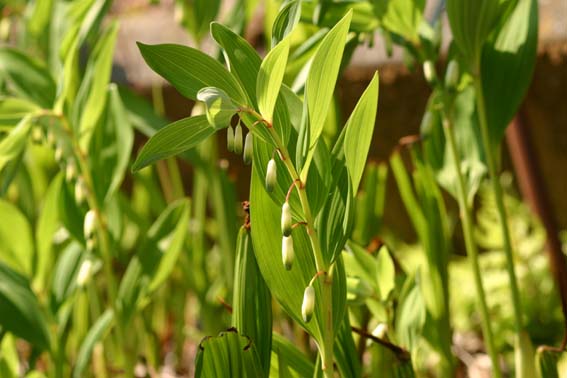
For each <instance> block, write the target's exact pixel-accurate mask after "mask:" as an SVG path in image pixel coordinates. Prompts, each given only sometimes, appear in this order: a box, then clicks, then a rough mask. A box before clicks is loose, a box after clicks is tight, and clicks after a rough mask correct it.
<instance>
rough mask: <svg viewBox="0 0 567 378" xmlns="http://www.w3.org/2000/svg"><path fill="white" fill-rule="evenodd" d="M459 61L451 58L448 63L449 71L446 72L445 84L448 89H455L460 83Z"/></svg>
mask: <svg viewBox="0 0 567 378" xmlns="http://www.w3.org/2000/svg"><path fill="white" fill-rule="evenodd" d="M459 77H460V72H459V63H458V62H457V61H456V60H451V61H450V62H449V64H448V65H447V71H446V72H445V86H446V87H447V89H450V90H453V89H455V88H457V84H459Z"/></svg>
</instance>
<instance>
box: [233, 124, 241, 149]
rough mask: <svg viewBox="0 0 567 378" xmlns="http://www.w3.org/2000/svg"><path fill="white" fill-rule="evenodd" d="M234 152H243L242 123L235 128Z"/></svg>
mask: <svg viewBox="0 0 567 378" xmlns="http://www.w3.org/2000/svg"><path fill="white" fill-rule="evenodd" d="M234 152H235V153H237V154H241V153H242V126H240V123H239V124H238V125H236V128H235V129H234Z"/></svg>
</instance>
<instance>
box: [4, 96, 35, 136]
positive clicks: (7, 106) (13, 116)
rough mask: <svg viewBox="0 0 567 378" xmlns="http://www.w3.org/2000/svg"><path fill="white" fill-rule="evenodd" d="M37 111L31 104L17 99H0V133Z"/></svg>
mask: <svg viewBox="0 0 567 378" xmlns="http://www.w3.org/2000/svg"><path fill="white" fill-rule="evenodd" d="M36 110H39V107H38V106H37V105H35V104H34V103H33V102H30V101H28V100H25V99H23V98H17V97H4V98H0V132H1V131H3V129H8V130H9V129H11V128H12V127H14V126H15V125H17V124H18V123H19V122H20V121H21V120H22V118H24V117H25V116H26V115H27V114H29V113H32V112H34V111H36Z"/></svg>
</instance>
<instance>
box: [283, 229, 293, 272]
mask: <svg viewBox="0 0 567 378" xmlns="http://www.w3.org/2000/svg"><path fill="white" fill-rule="evenodd" d="M294 258H295V253H294V251H293V239H292V238H291V235H290V236H284V237H283V238H282V262H283V265H284V267H285V269H286V270H291V266H292V265H293V259H294Z"/></svg>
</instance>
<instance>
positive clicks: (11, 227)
mask: <svg viewBox="0 0 567 378" xmlns="http://www.w3.org/2000/svg"><path fill="white" fill-rule="evenodd" d="M0 214H2V216H0V261H1V262H3V263H5V264H7V265H9V266H10V267H11V268H12V269H14V270H16V271H18V272H19V273H21V274H24V275H25V276H27V277H31V276H32V267H33V258H34V245H33V238H32V230H31V226H30V224H29V222H28V220H27V218H26V217H25V216H24V215H23V214H22V212H21V211H20V210H19V209H18V208H17V207H16V206H14V205H12V204H11V203H10V202H8V201H5V200H3V199H0Z"/></svg>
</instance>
